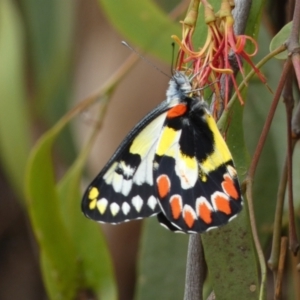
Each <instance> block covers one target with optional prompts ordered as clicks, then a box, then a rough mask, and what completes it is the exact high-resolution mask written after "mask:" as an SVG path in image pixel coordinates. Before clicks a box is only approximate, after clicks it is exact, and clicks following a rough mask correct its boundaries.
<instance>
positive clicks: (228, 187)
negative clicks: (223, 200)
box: [222, 175, 239, 200]
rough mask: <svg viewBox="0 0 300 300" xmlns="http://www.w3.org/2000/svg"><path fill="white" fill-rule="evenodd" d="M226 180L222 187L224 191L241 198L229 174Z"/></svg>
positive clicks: (232, 196)
mask: <svg viewBox="0 0 300 300" xmlns="http://www.w3.org/2000/svg"><path fill="white" fill-rule="evenodd" d="M224 179H225V180H224V181H223V182H222V188H223V190H224V192H225V193H226V194H227V195H229V196H230V197H231V198H233V199H236V200H237V199H239V193H238V191H237V189H236V187H235V186H234V182H233V180H232V179H231V177H230V176H229V175H225V176H224Z"/></svg>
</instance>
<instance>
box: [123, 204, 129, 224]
mask: <svg viewBox="0 0 300 300" xmlns="http://www.w3.org/2000/svg"><path fill="white" fill-rule="evenodd" d="M122 211H123V214H124V215H127V214H128V213H129V211H130V205H129V204H128V203H127V202H124V203H123V204H122ZM127 221H129V220H127Z"/></svg>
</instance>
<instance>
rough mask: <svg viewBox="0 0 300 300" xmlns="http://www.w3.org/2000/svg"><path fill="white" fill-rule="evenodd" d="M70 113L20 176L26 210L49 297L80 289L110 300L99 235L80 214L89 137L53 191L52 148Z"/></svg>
mask: <svg viewBox="0 0 300 300" xmlns="http://www.w3.org/2000/svg"><path fill="white" fill-rule="evenodd" d="M76 112H78V110H76V109H74V110H73V111H71V112H70V113H69V114H67V115H66V116H65V117H64V118H62V119H61V120H60V121H59V122H58V123H57V124H56V125H55V126H54V127H53V128H52V129H51V130H49V131H48V132H46V133H45V134H44V135H43V136H42V137H41V138H40V140H39V141H38V143H37V144H36V146H35V147H34V149H33V151H32V153H31V155H30V158H29V163H28V167H27V178H26V192H27V193H26V195H27V199H28V211H29V215H30V219H31V222H32V226H33V230H34V232H35V235H36V238H37V240H38V243H39V246H40V249H41V252H42V257H41V258H42V266H43V276H44V279H45V281H46V282H45V284H46V287H47V288H48V294H49V296H50V297H51V299H59V298H62V299H74V297H75V296H76V295H77V292H79V291H86V290H89V291H93V293H94V294H99V295H101V296H103V297H104V296H105V299H115V287H114V279H113V275H112V267H111V263H110V258H109V255H108V251H107V248H106V245H105V242H104V238H103V235H102V234H101V232H100V231H99V228H97V226H96V224H93V223H92V222H90V221H89V220H87V219H85V218H84V216H83V215H82V214H81V213H80V190H79V186H80V184H79V183H80V174H81V171H82V166H83V165H84V162H85V158H86V156H87V153H88V152H89V149H90V147H91V145H92V140H93V139H92V138H91V140H90V143H89V144H88V146H87V147H86V148H85V150H84V151H83V152H82V153H81V155H80V156H79V157H78V159H77V161H76V162H75V164H74V165H73V167H72V168H71V169H70V170H69V172H68V173H67V174H66V175H65V176H64V178H63V179H62V180H61V182H60V185H59V187H57V185H56V182H55V172H54V166H53V161H52V151H53V144H54V141H55V140H56V138H57V136H58V135H59V133H60V132H61V131H62V130H63V128H64V127H65V126H66V125H67V124H68V122H69V121H70V119H71V118H72V117H73V116H74V114H76ZM97 262H100V263H97Z"/></svg>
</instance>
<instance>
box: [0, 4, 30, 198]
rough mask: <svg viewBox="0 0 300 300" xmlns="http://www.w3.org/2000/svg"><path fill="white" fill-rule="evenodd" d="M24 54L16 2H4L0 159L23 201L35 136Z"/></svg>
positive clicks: (0, 19)
mask: <svg viewBox="0 0 300 300" xmlns="http://www.w3.org/2000/svg"><path fill="white" fill-rule="evenodd" d="M23 53H24V45H23V30H22V25H21V20H20V16H19V15H18V13H17V10H16V7H15V6H14V2H12V1H9V0H4V1H0V65H1V72H0V159H1V161H2V165H3V166H4V168H5V171H6V173H7V176H8V178H9V181H10V182H11V184H12V186H13V188H14V190H15V192H16V194H18V195H19V196H20V198H21V199H22V198H23V196H24V195H23V184H24V173H25V165H26V161H27V158H28V154H29V147H30V146H29V145H30V137H31V135H30V131H29V119H28V117H29V116H28V110H27V105H26V93H25V86H24V80H23V76H24V65H23Z"/></svg>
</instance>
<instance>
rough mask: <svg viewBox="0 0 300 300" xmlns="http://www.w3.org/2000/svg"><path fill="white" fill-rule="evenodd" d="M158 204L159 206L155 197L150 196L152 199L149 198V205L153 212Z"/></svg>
mask: <svg viewBox="0 0 300 300" xmlns="http://www.w3.org/2000/svg"><path fill="white" fill-rule="evenodd" d="M156 204H157V200H156V198H155V197H154V196H150V197H149V198H148V201H147V205H148V206H149V207H150V208H151V209H152V210H154V209H155V206H156Z"/></svg>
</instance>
